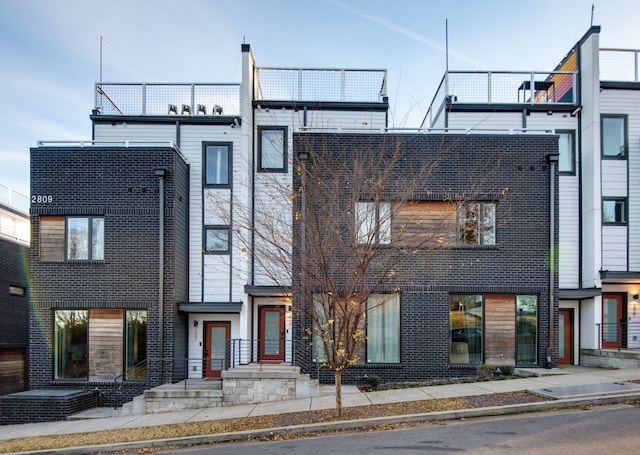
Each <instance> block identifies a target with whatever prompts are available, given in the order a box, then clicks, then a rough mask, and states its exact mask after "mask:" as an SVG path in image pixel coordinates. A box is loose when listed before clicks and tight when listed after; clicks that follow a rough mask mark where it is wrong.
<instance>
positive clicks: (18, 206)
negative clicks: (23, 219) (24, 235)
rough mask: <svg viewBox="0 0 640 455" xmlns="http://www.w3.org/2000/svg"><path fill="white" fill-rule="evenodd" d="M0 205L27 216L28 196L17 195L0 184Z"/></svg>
mask: <svg viewBox="0 0 640 455" xmlns="http://www.w3.org/2000/svg"><path fill="white" fill-rule="evenodd" d="M0 203H1V204H4V205H6V206H7V207H11V208H12V209H15V210H19V211H20V212H24V214H25V215H28V214H29V196H27V195H26V194H22V193H19V192H18V191H16V190H13V189H11V188H9V187H8V186H5V185H3V184H1V183H0Z"/></svg>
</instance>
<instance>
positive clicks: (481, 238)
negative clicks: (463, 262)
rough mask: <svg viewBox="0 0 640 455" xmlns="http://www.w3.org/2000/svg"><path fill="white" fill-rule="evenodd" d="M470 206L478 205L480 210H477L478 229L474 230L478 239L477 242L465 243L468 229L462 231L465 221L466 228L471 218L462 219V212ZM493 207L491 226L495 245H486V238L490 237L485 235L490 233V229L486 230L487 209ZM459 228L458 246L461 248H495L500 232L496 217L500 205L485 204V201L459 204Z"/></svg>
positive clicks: (476, 222) (494, 203) (493, 203)
mask: <svg viewBox="0 0 640 455" xmlns="http://www.w3.org/2000/svg"><path fill="white" fill-rule="evenodd" d="M469 205H477V206H478V210H477V220H476V221H475V224H476V227H477V228H476V229H475V230H474V232H475V233H476V238H477V239H478V241H477V242H475V243H472V242H465V241H463V240H464V239H465V238H466V236H465V235H464V233H465V232H468V229H466V228H465V229H464V230H463V229H462V225H463V221H464V222H465V226H466V225H467V222H466V220H469V219H470V218H467V217H465V218H464V219H463V218H462V217H461V210H462V209H463V208H464V207H467V206H469ZM489 206H490V207H493V225H492V226H491V232H493V243H486V240H485V239H486V238H488V236H487V235H486V234H485V233H486V232H488V229H486V228H485V222H484V221H485V216H484V215H485V208H486V207H489ZM457 212H458V213H457V221H458V223H457V226H458V236H457V244H458V245H459V246H466V247H468V246H475V247H495V246H496V245H497V243H498V230H497V223H496V216H497V212H498V204H497V203H496V202H493V201H491V202H484V201H474V202H466V203H460V204H458V208H457Z"/></svg>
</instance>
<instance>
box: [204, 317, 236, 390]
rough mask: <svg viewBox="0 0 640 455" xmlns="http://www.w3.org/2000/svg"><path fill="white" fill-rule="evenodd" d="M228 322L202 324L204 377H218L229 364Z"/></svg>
mask: <svg viewBox="0 0 640 455" xmlns="http://www.w3.org/2000/svg"><path fill="white" fill-rule="evenodd" d="M230 338H231V323H230V322H205V324H204V377H206V378H219V377H220V375H221V373H222V370H224V369H225V368H226V367H227V366H228V364H229V349H228V348H227V344H228V343H229V339H230Z"/></svg>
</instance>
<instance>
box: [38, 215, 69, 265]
mask: <svg viewBox="0 0 640 455" xmlns="http://www.w3.org/2000/svg"><path fill="white" fill-rule="evenodd" d="M64 228H65V222H64V216H41V217H40V260H41V261H64Z"/></svg>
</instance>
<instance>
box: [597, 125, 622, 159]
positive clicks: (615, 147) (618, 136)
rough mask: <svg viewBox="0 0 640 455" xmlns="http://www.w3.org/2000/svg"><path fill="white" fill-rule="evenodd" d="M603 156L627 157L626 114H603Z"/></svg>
mask: <svg viewBox="0 0 640 455" xmlns="http://www.w3.org/2000/svg"><path fill="white" fill-rule="evenodd" d="M601 128H602V132H601V136H602V139H601V141H602V156H603V158H622V159H625V158H626V157H627V116H626V115H603V116H602V118H601Z"/></svg>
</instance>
